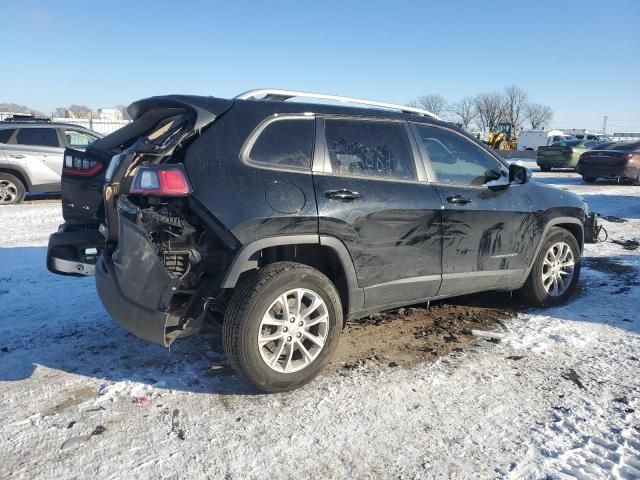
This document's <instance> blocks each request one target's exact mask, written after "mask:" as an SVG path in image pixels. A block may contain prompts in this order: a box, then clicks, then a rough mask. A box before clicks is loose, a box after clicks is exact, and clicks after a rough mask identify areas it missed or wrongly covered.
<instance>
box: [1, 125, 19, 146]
mask: <svg viewBox="0 0 640 480" xmlns="http://www.w3.org/2000/svg"><path fill="white" fill-rule="evenodd" d="M15 131H16V129H15V128H3V129H0V143H7V142H8V141H9V139H10V138H11V137H12V136H13V133H14V132H15Z"/></svg>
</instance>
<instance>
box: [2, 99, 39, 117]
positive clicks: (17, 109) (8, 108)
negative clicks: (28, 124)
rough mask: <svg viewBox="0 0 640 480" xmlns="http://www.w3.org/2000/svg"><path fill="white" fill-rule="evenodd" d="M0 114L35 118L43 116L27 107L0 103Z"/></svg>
mask: <svg viewBox="0 0 640 480" xmlns="http://www.w3.org/2000/svg"><path fill="white" fill-rule="evenodd" d="M0 112H9V113H22V114H27V115H28V114H31V115H35V116H36V117H40V116H43V115H44V114H43V113H42V112H40V111H38V110H34V109H32V108H29V107H25V106H24V105H18V104H17V103H6V102H3V103H0Z"/></svg>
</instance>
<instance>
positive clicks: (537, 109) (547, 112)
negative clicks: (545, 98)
mask: <svg viewBox="0 0 640 480" xmlns="http://www.w3.org/2000/svg"><path fill="white" fill-rule="evenodd" d="M525 115H526V117H527V120H528V121H529V125H530V126H531V128H543V127H544V125H548V124H549V123H550V122H551V119H552V118H553V110H552V109H551V107H548V106H546V105H542V104H540V103H529V104H527V106H526V109H525Z"/></svg>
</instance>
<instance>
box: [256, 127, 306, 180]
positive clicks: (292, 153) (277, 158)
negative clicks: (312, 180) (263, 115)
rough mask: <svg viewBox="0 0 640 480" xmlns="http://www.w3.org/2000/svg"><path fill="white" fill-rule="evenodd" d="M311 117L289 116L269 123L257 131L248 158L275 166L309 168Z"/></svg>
mask: <svg viewBox="0 0 640 480" xmlns="http://www.w3.org/2000/svg"><path fill="white" fill-rule="evenodd" d="M314 125H315V122H314V119H313V118H290V119H282V120H276V121H273V122H271V123H269V124H268V125H267V126H266V127H265V128H264V130H262V132H261V133H260V136H259V137H258V138H257V140H256V141H255V143H254V144H253V146H252V147H251V151H250V152H249V160H251V161H253V162H256V163H261V164H264V165H271V166H275V167H292V168H305V169H308V168H311V158H312V155H313V136H314V129H315V128H314Z"/></svg>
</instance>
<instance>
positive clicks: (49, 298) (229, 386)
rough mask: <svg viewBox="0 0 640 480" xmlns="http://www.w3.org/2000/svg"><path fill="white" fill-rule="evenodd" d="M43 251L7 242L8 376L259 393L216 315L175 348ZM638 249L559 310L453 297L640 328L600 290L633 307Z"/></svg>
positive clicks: (3, 352) (0, 329)
mask: <svg viewBox="0 0 640 480" xmlns="http://www.w3.org/2000/svg"><path fill="white" fill-rule="evenodd" d="M45 254H46V249H45V248H43V247H30V248H11V249H7V248H4V249H1V248H0V264H3V265H5V267H6V268H5V269H4V273H2V274H0V304H2V306H3V310H4V312H11V314H10V315H4V316H2V317H1V318H0V335H1V340H0V381H20V380H24V379H26V378H29V377H30V376H31V375H32V374H33V372H34V370H35V369H36V368H40V367H44V368H48V369H53V370H60V371H64V372H68V373H71V374H75V375H80V376H83V377H89V378H94V379H98V381H100V382H102V381H104V382H105V383H110V382H121V381H129V382H139V383H142V384H145V385H150V386H157V387H161V388H165V389H171V390H177V391H187V392H203V393H217V394H227V395H254V394H257V393H258V392H256V391H255V389H253V388H252V387H251V386H250V385H249V384H248V383H247V382H245V381H244V380H243V379H242V378H241V377H239V376H238V375H236V374H235V372H233V370H232V369H231V368H230V367H229V365H228V364H227V362H226V358H225V356H224V350H223V347H222V342H221V332H220V327H219V326H218V325H217V324H216V323H212V325H211V326H209V327H207V328H206V329H205V330H204V331H203V332H202V333H201V334H200V335H195V336H192V337H189V338H185V339H182V340H179V341H177V342H176V343H175V344H174V345H172V347H171V348H170V349H167V348H164V347H162V346H159V345H154V344H150V343H148V342H145V341H143V340H140V339H138V338H136V337H135V336H134V335H132V334H130V333H128V332H126V331H125V330H124V329H122V328H121V327H119V326H118V325H116V324H115V323H114V322H113V321H112V320H111V319H110V318H109V316H108V314H107V313H106V312H105V311H104V309H103V308H102V306H101V304H100V301H99V299H98V297H97V294H96V292H95V286H94V282H93V279H92V278H73V277H61V276H57V275H53V274H50V273H49V272H47V271H46V268H45V266H44V261H45ZM632 257H634V256H633V255H629V256H625V257H613V258H612V257H606V258H601V259H591V260H590V259H587V261H586V262H585V266H586V267H587V268H586V269H585V275H583V279H582V281H581V286H580V292H579V294H578V295H577V296H576V297H575V299H574V300H572V301H571V302H569V303H568V304H567V305H564V306H562V307H556V308H554V309H552V311H551V312H549V311H547V310H532V309H528V308H527V307H525V306H523V305H522V303H521V301H520V299H519V297H518V296H517V295H514V296H513V297H512V296H511V295H509V294H508V293H503V292H493V293H492V292H487V293H482V294H476V295H468V296H464V297H457V298H452V299H447V300H446V303H447V304H449V305H467V306H469V305H472V306H476V307H483V306H489V307H491V308H494V309H495V308H504V309H505V310H511V311H516V312H521V313H543V314H545V315H549V314H550V315H553V316H557V317H558V318H563V319H568V320H579V321H591V322H602V323H607V324H609V325H613V326H615V327H618V328H623V329H627V330H631V331H634V332H639V331H640V326H639V324H638V322H637V321H636V320H635V317H634V318H631V313H630V316H629V318H627V319H624V318H622V319H620V321H616V322H612V321H611V320H610V315H609V313H610V312H609V310H610V308H611V306H610V305H611V301H609V302H606V301H604V300H603V298H602V291H604V289H608V290H611V294H612V295H610V296H611V298H612V299H614V300H615V301H617V302H618V303H619V304H620V306H621V308H625V309H626V310H629V311H630V312H632V311H633V308H634V306H633V297H634V296H635V295H637V294H638V290H639V287H638V285H639V284H640V282H639V281H638V279H637V276H638V275H637V274H638V272H637V269H636V267H635V266H634V263H635V264H637V262H638V259H637V258H636V259H634V258H632ZM593 293H595V296H593V297H592V294H593ZM614 295H615V296H614ZM627 320H628V321H627Z"/></svg>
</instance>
